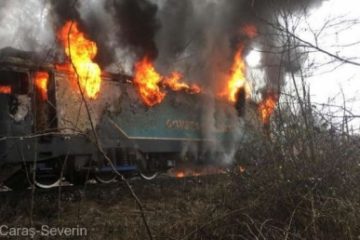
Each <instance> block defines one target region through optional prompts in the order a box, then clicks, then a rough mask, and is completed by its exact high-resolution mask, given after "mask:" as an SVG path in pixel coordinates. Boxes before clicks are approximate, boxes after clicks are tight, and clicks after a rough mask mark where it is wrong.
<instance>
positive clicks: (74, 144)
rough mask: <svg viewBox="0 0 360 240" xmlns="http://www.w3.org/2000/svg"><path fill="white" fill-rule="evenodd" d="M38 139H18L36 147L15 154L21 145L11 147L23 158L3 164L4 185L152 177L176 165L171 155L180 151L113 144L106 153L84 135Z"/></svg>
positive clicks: (17, 187)
mask: <svg viewBox="0 0 360 240" xmlns="http://www.w3.org/2000/svg"><path fill="white" fill-rule="evenodd" d="M37 140H38V139H34V140H32V141H30V140H27V141H26V140H19V139H18V140H17V141H18V142H21V141H25V142H26V144H25V145H28V146H30V144H31V143H32V144H33V148H32V149H33V150H34V151H32V152H31V153H30V152H29V151H28V152H17V153H16V154H15V153H14V152H12V151H17V150H19V148H12V150H9V151H8V154H9V156H16V155H18V156H22V157H23V159H22V160H18V159H11V160H12V161H11V162H9V161H8V162H6V163H4V164H3V165H2V166H1V168H0V176H1V177H2V178H1V179H0V185H5V186H6V187H8V188H10V189H13V190H21V189H26V188H28V187H29V186H31V185H35V186H36V187H38V188H45V189H46V188H51V187H56V186H59V185H60V184H61V183H62V182H68V183H70V184H73V185H82V184H85V183H86V182H87V181H89V180H95V181H96V182H98V183H102V184H108V183H112V182H115V181H116V180H118V179H119V178H122V177H124V178H130V177H133V176H140V177H141V178H143V179H145V180H152V179H154V178H155V177H156V176H158V174H159V173H161V172H162V171H166V170H167V169H169V168H170V167H172V166H173V165H174V162H175V161H174V160H170V159H174V157H175V155H176V154H171V153H169V154H156V153H146V154H145V153H141V152H139V151H136V150H135V149H130V148H120V147H113V148H107V149H104V154H105V155H106V157H105V156H104V154H103V153H101V152H100V151H98V150H97V149H96V147H95V146H94V145H93V144H91V143H90V142H87V140H84V139H83V138H82V137H65V138H63V137H62V138H59V137H54V138H53V141H52V142H51V143H45V144H43V143H39V142H36V141H37ZM34 141H35V143H34ZM30 149H31V147H30ZM20 150H21V148H20ZM44 150H45V151H44ZM31 156H33V157H31ZM7 160H9V158H7ZM109 160H111V162H109Z"/></svg>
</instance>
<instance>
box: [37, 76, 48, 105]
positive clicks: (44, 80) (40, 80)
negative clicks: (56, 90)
mask: <svg viewBox="0 0 360 240" xmlns="http://www.w3.org/2000/svg"><path fill="white" fill-rule="evenodd" d="M48 80H49V73H47V72H36V73H35V86H36V88H37V89H38V90H39V92H40V96H41V99H42V100H44V101H45V100H47V99H48V94H47V84H48Z"/></svg>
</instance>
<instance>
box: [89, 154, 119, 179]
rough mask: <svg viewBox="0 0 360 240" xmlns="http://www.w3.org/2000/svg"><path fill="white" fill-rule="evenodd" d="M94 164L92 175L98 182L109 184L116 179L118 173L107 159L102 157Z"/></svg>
mask: <svg viewBox="0 0 360 240" xmlns="http://www.w3.org/2000/svg"><path fill="white" fill-rule="evenodd" d="M95 164H96V165H97V168H96V171H95V176H94V177H95V180H96V181H97V182H98V183H103V184H109V183H113V182H115V181H116V178H117V176H118V175H117V174H116V173H115V172H114V170H113V169H112V167H111V165H110V164H109V163H108V161H107V160H105V159H102V160H101V161H100V162H97V163H95Z"/></svg>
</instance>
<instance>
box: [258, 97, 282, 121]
mask: <svg viewBox="0 0 360 240" xmlns="http://www.w3.org/2000/svg"><path fill="white" fill-rule="evenodd" d="M277 100H278V98H277V97H276V96H275V95H269V96H268V97H266V98H265V99H264V100H263V101H262V102H260V104H259V113H260V117H261V121H262V122H263V123H264V124H269V122H270V117H271V115H272V113H273V112H274V110H275V107H276V103H277Z"/></svg>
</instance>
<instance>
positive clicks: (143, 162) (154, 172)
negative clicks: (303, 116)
mask: <svg viewBox="0 0 360 240" xmlns="http://www.w3.org/2000/svg"><path fill="white" fill-rule="evenodd" d="M138 162H139V176H140V177H141V178H142V179H144V180H147V181H151V180H154V179H155V178H156V177H157V176H159V174H160V171H159V170H158V168H157V166H156V161H155V160H154V159H146V158H145V157H143V156H142V157H141V159H139V160H138Z"/></svg>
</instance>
